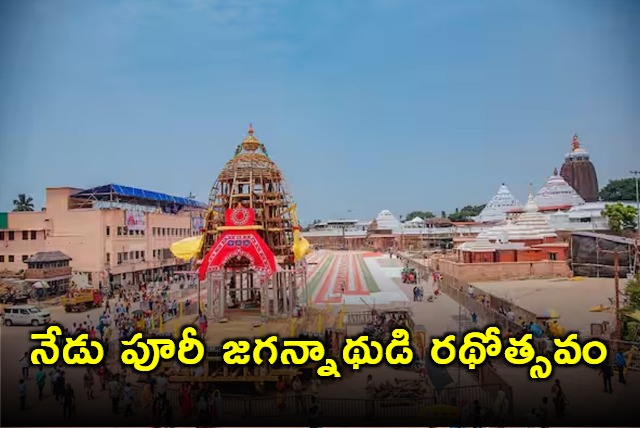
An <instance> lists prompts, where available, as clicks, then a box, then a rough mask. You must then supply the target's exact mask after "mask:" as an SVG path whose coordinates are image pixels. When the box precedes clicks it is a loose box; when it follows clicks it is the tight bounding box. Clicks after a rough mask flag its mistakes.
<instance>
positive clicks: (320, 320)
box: [317, 312, 324, 334]
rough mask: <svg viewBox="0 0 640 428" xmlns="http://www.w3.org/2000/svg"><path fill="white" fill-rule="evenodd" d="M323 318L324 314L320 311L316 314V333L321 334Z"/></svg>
mask: <svg viewBox="0 0 640 428" xmlns="http://www.w3.org/2000/svg"><path fill="white" fill-rule="evenodd" d="M323 318H324V314H323V313H322V312H320V313H319V314H318V325H317V328H318V334H322V332H323V331H324V320H323Z"/></svg>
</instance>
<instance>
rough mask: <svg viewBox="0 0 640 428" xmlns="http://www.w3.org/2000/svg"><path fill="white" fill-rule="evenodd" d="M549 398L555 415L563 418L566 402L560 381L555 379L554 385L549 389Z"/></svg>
mask: <svg viewBox="0 0 640 428" xmlns="http://www.w3.org/2000/svg"><path fill="white" fill-rule="evenodd" d="M551 397H552V399H553V405H554V406H555V410H556V415H557V416H559V417H562V416H564V411H565V409H566V406H567V403H568V400H567V396H566V395H565V394H564V390H563V389H562V386H560V379H556V382H555V384H554V385H553V387H552V388H551Z"/></svg>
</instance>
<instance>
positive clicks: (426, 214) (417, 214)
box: [405, 211, 435, 220]
mask: <svg viewBox="0 0 640 428" xmlns="http://www.w3.org/2000/svg"><path fill="white" fill-rule="evenodd" d="M416 217H420V218H421V219H423V220H426V219H428V218H434V217H435V215H433V213H432V212H431V211H411V212H410V213H409V214H407V215H406V216H405V218H406V219H407V220H413V219H414V218H416Z"/></svg>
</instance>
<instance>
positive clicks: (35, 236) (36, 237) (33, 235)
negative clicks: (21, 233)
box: [31, 230, 38, 241]
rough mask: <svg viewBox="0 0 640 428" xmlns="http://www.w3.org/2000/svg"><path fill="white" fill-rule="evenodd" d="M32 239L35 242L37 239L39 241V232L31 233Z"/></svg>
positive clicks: (33, 231)
mask: <svg viewBox="0 0 640 428" xmlns="http://www.w3.org/2000/svg"><path fill="white" fill-rule="evenodd" d="M31 239H33V240H34V241H35V240H36V239H38V232H37V231H35V230H32V231H31Z"/></svg>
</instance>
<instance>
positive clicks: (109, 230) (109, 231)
mask: <svg viewBox="0 0 640 428" xmlns="http://www.w3.org/2000/svg"><path fill="white" fill-rule="evenodd" d="M106 230H107V236H109V235H111V227H109V226H107V228H106Z"/></svg>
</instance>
